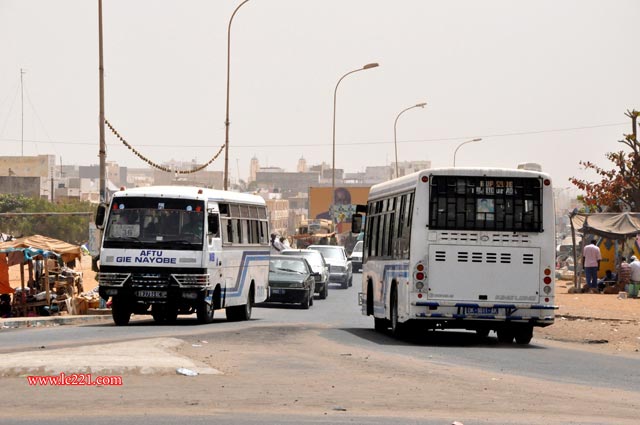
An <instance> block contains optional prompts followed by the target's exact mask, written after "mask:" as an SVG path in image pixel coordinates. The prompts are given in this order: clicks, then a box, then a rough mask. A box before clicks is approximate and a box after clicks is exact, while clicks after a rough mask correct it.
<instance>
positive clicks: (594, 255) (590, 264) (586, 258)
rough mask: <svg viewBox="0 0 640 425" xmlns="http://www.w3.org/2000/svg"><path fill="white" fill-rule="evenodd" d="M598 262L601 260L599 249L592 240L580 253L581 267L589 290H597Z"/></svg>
mask: <svg viewBox="0 0 640 425" xmlns="http://www.w3.org/2000/svg"><path fill="white" fill-rule="evenodd" d="M600 260H602V254H600V248H598V245H597V242H596V240H595V239H592V240H591V243H590V244H589V245H587V246H585V247H584V250H583V251H582V267H583V268H584V275H585V278H586V279H587V286H588V287H589V288H594V289H598V269H599V268H600Z"/></svg>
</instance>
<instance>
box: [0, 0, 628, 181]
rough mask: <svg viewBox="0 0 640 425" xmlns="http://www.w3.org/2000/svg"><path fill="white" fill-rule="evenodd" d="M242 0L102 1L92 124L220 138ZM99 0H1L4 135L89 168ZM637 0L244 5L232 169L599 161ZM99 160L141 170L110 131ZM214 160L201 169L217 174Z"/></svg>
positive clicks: (10, 144)
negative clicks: (254, 164) (101, 94)
mask: <svg viewBox="0 0 640 425" xmlns="http://www.w3.org/2000/svg"><path fill="white" fill-rule="evenodd" d="M240 2H241V1H240V0H234V1H231V0H217V1H213V0H208V1H207V0H182V1H178V0H162V1H160V0H154V1H152V0H104V7H103V10H104V37H105V40H104V46H105V55H104V57H105V70H106V71H105V74H106V77H105V90H106V107H105V109H106V117H107V119H109V120H110V121H111V122H112V123H113V124H114V125H115V126H116V128H117V129H118V131H119V132H120V133H121V134H122V135H123V136H124V137H125V138H126V139H127V140H128V141H129V142H130V143H131V144H133V145H134V146H135V147H136V148H137V149H138V150H139V151H141V152H143V153H144V154H146V156H148V157H149V158H150V159H152V160H154V161H156V162H162V161H167V160H170V159H175V160H179V161H191V160H192V159H194V158H196V159H197V160H198V161H199V162H201V163H202V162H206V161H207V160H208V159H209V158H211V157H212V156H213V155H214V154H215V152H217V151H218V149H219V147H220V146H221V145H222V144H223V143H224V117H225V90H226V46H227V44H226V43H227V24H228V21H229V17H230V16H231V13H232V11H233V9H234V8H235V7H236V6H237V5H238V4H240ZM97 4H98V1H97V0H55V1H53V0H0V143H2V146H3V147H4V149H3V153H4V154H5V155H20V152H21V142H20V139H21V124H20V122H21V120H20V108H21V102H20V68H24V69H25V70H26V74H24V89H25V97H24V139H25V142H24V154H25V155H36V154H54V155H56V161H57V162H59V161H60V158H61V159H62V162H63V164H71V163H76V164H80V165H90V164H97V163H98V138H99V133H98V41H97V40H98V39H97V20H98V19H97ZM639 24H640V2H639V1H637V0H601V1H596V0H591V1H588V0H573V1H568V0H567V1H565V0H536V1H531V0H528V1H517V0H503V1H499V0H468V1H463V0H458V1H446V2H444V1H428V0H394V1H389V0H387V1H383V0H321V1H308V0H307V1H303V0H250V1H249V2H248V3H246V4H245V5H244V6H242V8H241V9H240V10H239V11H238V14H237V15H236V17H235V19H234V23H233V27H232V39H231V60H232V63H231V96H230V99H231V100H230V102H231V108H230V117H231V130H230V141H231V143H230V156H229V158H230V160H229V161H230V162H229V164H230V167H229V168H230V174H231V178H232V179H234V180H235V179H236V178H237V175H238V170H239V173H240V177H241V178H243V179H246V177H247V175H248V169H249V161H250V159H251V157H253V156H254V155H255V156H256V157H257V158H258V159H259V160H260V163H261V165H263V166H266V165H269V166H279V167H283V168H285V169H286V170H289V171H295V167H296V163H297V160H298V159H299V158H300V157H301V156H304V157H305V158H306V159H307V161H308V163H310V164H313V163H319V162H321V161H326V162H327V163H329V164H330V163H331V140H332V138H331V135H332V133H331V130H332V114H333V91H334V88H335V85H336V83H337V81H338V79H339V78H340V77H341V76H342V75H343V74H345V73H346V72H348V71H350V70H353V69H357V68H360V67H362V66H363V65H364V64H366V63H369V62H379V63H380V67H378V68H375V69H371V70H367V71H363V72H359V73H356V74H353V75H350V76H348V77H347V78H345V79H344V80H343V81H342V83H341V84H340V88H339V91H338V98H337V100H338V102H337V104H338V107H337V120H336V123H337V124H336V125H337V130H336V149H337V159H336V167H337V168H344V169H346V171H353V172H355V171H363V170H364V168H365V167H366V166H368V165H385V164H390V163H391V162H392V161H393V160H394V151H393V123H394V120H395V118H396V116H397V114H398V113H399V112H400V111H401V110H403V109H404V108H406V107H408V106H411V105H414V104H416V103H419V102H422V101H426V102H428V106H427V107H426V108H425V109H413V110H410V111H408V112H406V113H405V114H403V115H402V117H401V118H400V120H399V122H398V152H399V159H400V160H401V161H402V160H418V159H419V160H430V161H431V162H432V165H433V166H435V167H439V166H450V165H451V164H452V161H453V153H454V150H455V148H456V147H457V146H458V145H459V144H460V143H461V142H463V141H465V140H468V139H471V138H475V137H482V138H483V141H482V142H480V143H472V144H468V145H466V146H464V147H463V148H461V149H460V150H459V151H458V155H457V159H456V162H457V165H458V166H488V167H493V166H495V167H515V166H516V165H517V164H518V163H520V162H537V163H540V164H541V165H542V167H543V169H544V170H545V171H547V172H549V173H550V174H551V175H552V177H553V178H554V180H555V185H556V187H563V186H569V182H568V178H569V177H570V176H587V177H591V178H593V177H594V176H593V175H592V174H586V173H585V172H584V171H582V170H581V169H580V167H579V165H578V161H579V160H580V159H585V160H591V161H595V162H597V163H599V164H601V165H604V166H607V167H609V163H608V162H607V160H606V159H605V158H604V154H605V152H607V151H611V150H617V149H620V148H621V147H622V145H621V144H619V143H617V140H619V139H621V138H622V134H623V133H628V132H630V124H629V120H628V118H627V117H625V116H624V112H625V110H626V109H632V108H636V109H640V84H639V82H638V72H639V71H638V70H640V52H639V49H640V47H638V43H637V40H638V31H637V27H638V25H639ZM107 146H108V152H107V155H108V156H107V159H108V160H109V161H116V162H118V163H120V164H121V165H126V166H130V167H142V166H145V164H144V163H143V162H142V161H141V160H139V159H138V158H137V157H135V156H134V155H133V154H131V153H130V151H128V150H127V149H126V148H125V147H124V146H123V145H122V144H121V143H120V142H119V141H118V140H117V139H116V138H115V137H114V136H113V135H111V134H110V133H107ZM223 167H224V160H223V155H221V156H220V158H219V159H218V160H217V161H216V162H214V164H213V165H212V166H210V167H209V169H211V170H222V169H223Z"/></svg>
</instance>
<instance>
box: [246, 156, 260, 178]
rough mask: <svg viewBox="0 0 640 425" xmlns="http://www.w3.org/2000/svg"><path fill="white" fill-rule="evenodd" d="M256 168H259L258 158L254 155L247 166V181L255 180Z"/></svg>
mask: <svg viewBox="0 0 640 425" xmlns="http://www.w3.org/2000/svg"><path fill="white" fill-rule="evenodd" d="M258 169H260V163H259V162H258V158H256V157H255V156H254V157H253V158H251V165H250V166H249V181H248V183H251V182H254V181H256V175H257V173H258Z"/></svg>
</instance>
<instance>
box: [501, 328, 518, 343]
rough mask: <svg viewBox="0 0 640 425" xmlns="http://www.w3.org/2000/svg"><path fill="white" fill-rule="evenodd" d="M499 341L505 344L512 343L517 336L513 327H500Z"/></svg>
mask: <svg viewBox="0 0 640 425" xmlns="http://www.w3.org/2000/svg"><path fill="white" fill-rule="evenodd" d="M497 333H498V342H501V343H503V344H511V343H512V342H513V338H514V337H515V333H514V332H513V329H511V328H502V329H498V331H497Z"/></svg>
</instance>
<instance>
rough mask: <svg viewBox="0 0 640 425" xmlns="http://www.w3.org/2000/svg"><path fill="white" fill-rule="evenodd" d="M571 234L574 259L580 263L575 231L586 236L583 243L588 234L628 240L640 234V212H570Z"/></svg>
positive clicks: (576, 276)
mask: <svg viewBox="0 0 640 425" xmlns="http://www.w3.org/2000/svg"><path fill="white" fill-rule="evenodd" d="M569 218H570V220H571V236H572V238H573V260H574V264H575V265H576V270H577V265H578V260H577V250H576V242H575V241H576V238H575V232H576V231H578V232H580V233H582V235H583V236H584V237H583V238H582V245H583V247H584V244H585V243H586V242H587V240H588V238H587V237H586V235H595V236H600V237H603V238H607V239H612V240H615V241H626V240H627V239H631V238H636V237H637V236H638V235H640V213H635V212H624V213H595V214H587V213H574V214H570V215H569ZM573 283H574V286H575V287H576V288H577V287H578V273H574V277H573Z"/></svg>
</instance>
